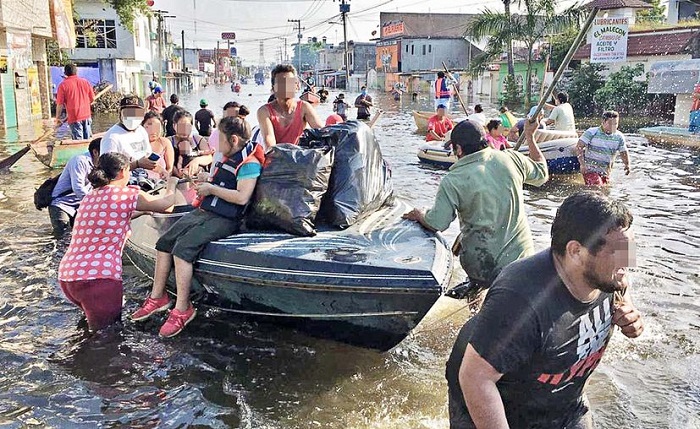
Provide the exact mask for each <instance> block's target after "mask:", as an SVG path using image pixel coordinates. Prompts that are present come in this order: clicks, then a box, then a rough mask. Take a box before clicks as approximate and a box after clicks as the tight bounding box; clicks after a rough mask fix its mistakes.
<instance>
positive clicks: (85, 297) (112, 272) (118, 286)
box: [58, 152, 177, 330]
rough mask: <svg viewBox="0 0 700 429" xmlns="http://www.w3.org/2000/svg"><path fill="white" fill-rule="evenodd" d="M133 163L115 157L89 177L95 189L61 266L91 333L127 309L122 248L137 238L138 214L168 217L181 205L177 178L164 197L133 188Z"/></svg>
mask: <svg viewBox="0 0 700 429" xmlns="http://www.w3.org/2000/svg"><path fill="white" fill-rule="evenodd" d="M129 164H130V160H129V158H128V157H127V156H126V155H124V154H121V153H117V152H109V153H105V154H103V155H102V156H100V159H99V162H98V163H97V165H96V166H95V168H93V170H92V172H90V174H89V175H88V180H90V183H91V184H92V186H93V188H94V189H93V190H92V191H90V193H89V194H87V195H86V196H85V198H83V200H82V201H81V203H80V208H78V214H77V215H76V218H75V226H74V227H73V236H72V237H71V242H70V246H68V250H67V251H66V254H65V255H64V256H63V259H62V260H61V264H60V265H59V267H58V280H59V283H60V285H61V289H62V290H63V293H64V294H65V295H66V297H67V298H68V299H69V300H70V301H71V302H72V303H74V304H75V305H77V306H78V307H80V308H81V309H82V310H83V311H84V312H85V316H86V317H87V321H88V325H89V327H90V329H91V330H99V329H102V328H104V327H107V326H108V325H110V324H112V323H114V322H116V321H118V320H119V318H120V316H121V310H122V294H123V288H122V249H123V247H124V242H125V241H126V239H127V238H128V237H129V235H130V234H131V226H130V225H131V217H132V215H133V214H134V211H135V210H140V211H157V212H164V211H167V210H169V209H170V208H171V207H172V206H173V204H174V203H175V194H174V190H175V186H176V185H177V178H171V179H170V180H168V188H167V192H166V195H165V196H164V197H155V196H152V195H149V194H146V193H145V192H143V191H140V190H139V189H138V188H137V187H134V186H127V183H128V181H129V176H130V169H129Z"/></svg>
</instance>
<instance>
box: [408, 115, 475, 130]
mask: <svg viewBox="0 0 700 429" xmlns="http://www.w3.org/2000/svg"><path fill="white" fill-rule="evenodd" d="M433 115H435V112H427V111H424V112H421V111H418V110H414V111H413V121H414V122H415V123H416V127H418V130H417V131H416V132H417V133H419V134H426V133H427V132H428V120H429V119H430V118H431V117H432V116H433ZM448 117H449V116H448ZM450 119H451V120H452V122H453V123H455V124H456V123H457V122H460V121H462V120H463V119H452V118H450Z"/></svg>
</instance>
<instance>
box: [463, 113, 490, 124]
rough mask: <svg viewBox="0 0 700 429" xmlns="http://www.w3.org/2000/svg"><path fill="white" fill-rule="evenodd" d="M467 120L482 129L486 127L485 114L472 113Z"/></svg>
mask: <svg viewBox="0 0 700 429" xmlns="http://www.w3.org/2000/svg"><path fill="white" fill-rule="evenodd" d="M467 120H468V121H469V122H474V123H475V124H479V125H481V126H482V127H485V126H486V115H484V112H481V113H472V114H471V115H469V116H467Z"/></svg>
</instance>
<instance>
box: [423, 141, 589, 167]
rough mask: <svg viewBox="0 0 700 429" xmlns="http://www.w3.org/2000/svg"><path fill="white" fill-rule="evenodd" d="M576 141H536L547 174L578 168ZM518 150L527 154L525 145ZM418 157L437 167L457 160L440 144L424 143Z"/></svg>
mask: <svg viewBox="0 0 700 429" xmlns="http://www.w3.org/2000/svg"><path fill="white" fill-rule="evenodd" d="M576 143H578V138H565V139H557V140H549V141H546V142H542V143H538V146H539V147H540V150H541V151H542V154H543V155H544V157H545V159H546V160H547V167H548V168H549V174H573V173H577V172H578V171H579V169H580V167H579V163H578V158H577V157H576V153H575V151H574V149H575V148H576ZM519 151H520V152H521V153H522V154H523V155H528V154H529V150H528V148H527V146H521V147H520V149H519ZM418 159H419V160H420V162H422V163H425V164H428V165H432V166H434V167H438V168H450V167H451V166H452V164H454V163H455V162H456V161H457V157H456V156H455V155H453V154H452V151H451V150H450V149H444V148H443V147H442V145H441V144H440V145H430V144H425V145H423V146H421V147H420V148H419V149H418Z"/></svg>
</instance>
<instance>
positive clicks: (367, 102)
mask: <svg viewBox="0 0 700 429" xmlns="http://www.w3.org/2000/svg"><path fill="white" fill-rule="evenodd" d="M372 106H374V104H373V103H372V96H371V95H369V94H367V87H366V86H363V87H362V88H360V95H358V96H357V98H356V99H355V107H357V119H358V120H361V119H369V117H370V115H371V114H370V110H369V109H370V108H371V107H372Z"/></svg>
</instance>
